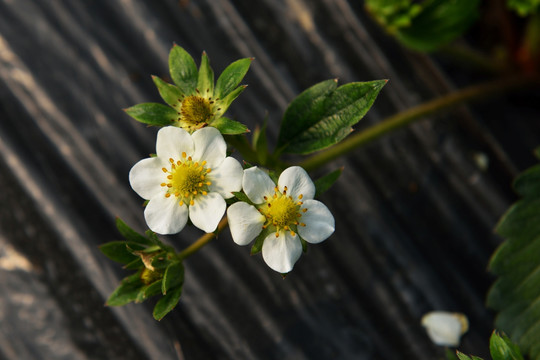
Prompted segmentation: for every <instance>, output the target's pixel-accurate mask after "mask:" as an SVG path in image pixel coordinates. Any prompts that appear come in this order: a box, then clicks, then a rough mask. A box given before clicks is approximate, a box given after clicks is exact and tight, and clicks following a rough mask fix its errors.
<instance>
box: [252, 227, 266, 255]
mask: <svg viewBox="0 0 540 360" xmlns="http://www.w3.org/2000/svg"><path fill="white" fill-rule="evenodd" d="M269 234H270V230H268V229H263V231H261V233H260V234H259V235H258V236H257V237H256V238H255V241H254V242H253V245H252V246H251V251H250V255H257V254H258V253H260V252H261V251H262V247H263V243H264V239H266V237H267V236H268V235H269Z"/></svg>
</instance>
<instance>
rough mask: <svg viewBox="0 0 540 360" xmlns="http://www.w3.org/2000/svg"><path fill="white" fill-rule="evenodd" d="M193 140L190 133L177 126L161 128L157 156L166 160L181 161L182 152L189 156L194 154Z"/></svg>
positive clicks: (157, 141) (157, 142)
mask: <svg viewBox="0 0 540 360" xmlns="http://www.w3.org/2000/svg"><path fill="white" fill-rule="evenodd" d="M193 151H194V147H193V140H192V139H191V136H190V135H189V133H188V132H187V131H186V130H184V129H181V128H179V127H176V126H166V127H163V128H161V129H160V130H159V131H158V134H157V140H156V154H157V156H158V157H160V158H163V159H164V160H169V158H173V159H174V160H180V159H181V156H182V152H185V153H186V154H187V155H188V156H189V155H191V154H193Z"/></svg>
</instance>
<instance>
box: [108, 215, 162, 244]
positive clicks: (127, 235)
mask: <svg viewBox="0 0 540 360" xmlns="http://www.w3.org/2000/svg"><path fill="white" fill-rule="evenodd" d="M116 228H117V229H118V231H119V232H120V234H122V236H123V237H124V239H126V240H128V241H131V242H135V243H138V244H142V245H154V243H153V242H152V241H150V240H148V239H147V238H146V237H145V236H143V235H141V234H139V233H138V232H136V231H135V230H133V229H132V228H130V227H129V226H128V225H127V224H126V223H125V222H124V221H123V220H122V219H120V218H116Z"/></svg>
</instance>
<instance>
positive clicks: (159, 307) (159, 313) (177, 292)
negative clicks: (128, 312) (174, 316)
mask: <svg viewBox="0 0 540 360" xmlns="http://www.w3.org/2000/svg"><path fill="white" fill-rule="evenodd" d="M181 295H182V287H181V286H178V287H176V288H173V289H170V291H169V292H167V295H165V296H163V297H162V298H161V299H159V301H158V302H157V304H156V306H155V307H154V312H153V315H154V319H156V320H161V319H163V317H164V316H165V315H167V314H168V313H169V312H171V310H172V309H174V307H175V306H176V304H178V300H180V296H181Z"/></svg>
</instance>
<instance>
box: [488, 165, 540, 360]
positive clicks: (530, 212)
mask: <svg viewBox="0 0 540 360" xmlns="http://www.w3.org/2000/svg"><path fill="white" fill-rule="evenodd" d="M537 179H540V166H534V167H532V168H530V169H529V170H527V171H525V172H523V173H522V174H521V175H520V176H518V178H517V179H516V180H515V182H514V186H515V189H516V190H517V191H518V192H519V193H520V194H521V195H522V198H521V199H520V200H519V201H518V202H516V203H515V204H514V205H512V206H511V207H510V209H508V211H507V212H506V213H505V214H504V215H503V216H502V218H501V220H500V221H499V224H498V225H497V228H496V232H497V233H498V234H499V235H501V236H502V237H504V238H505V242H504V243H503V244H502V245H501V246H500V247H499V248H498V249H497V250H496V251H495V253H494V254H493V256H492V258H491V261H490V265H489V267H490V270H491V271H492V272H493V273H495V274H496V275H497V276H498V278H497V280H496V281H495V283H494V284H493V285H492V287H491V289H490V291H489V293H488V298H487V304H488V306H489V307H491V308H493V309H495V310H496V311H497V312H498V314H497V317H496V321H495V324H496V326H497V328H498V329H500V330H502V331H504V332H505V333H507V334H508V335H509V336H510V337H511V338H512V339H513V340H515V341H516V342H517V344H518V345H519V347H520V349H521V350H522V352H523V353H524V354H527V355H528V356H529V357H530V358H531V359H533V360H540V349H537V345H538V339H539V338H540V271H539V269H540V256H538V254H539V253H540V191H539V189H538V185H537V184H535V181H536V180H537ZM504 339H505V337H502V340H494V341H496V343H495V344H496V345H497V344H498V346H503V345H504V344H503V343H502V342H501V341H503V340H504ZM508 346H509V345H508ZM537 352H538V353H537ZM504 356H510V355H508V354H506V353H505V355H504ZM500 358H501V359H502V358H503V357H500ZM505 358H508V359H512V357H505Z"/></svg>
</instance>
